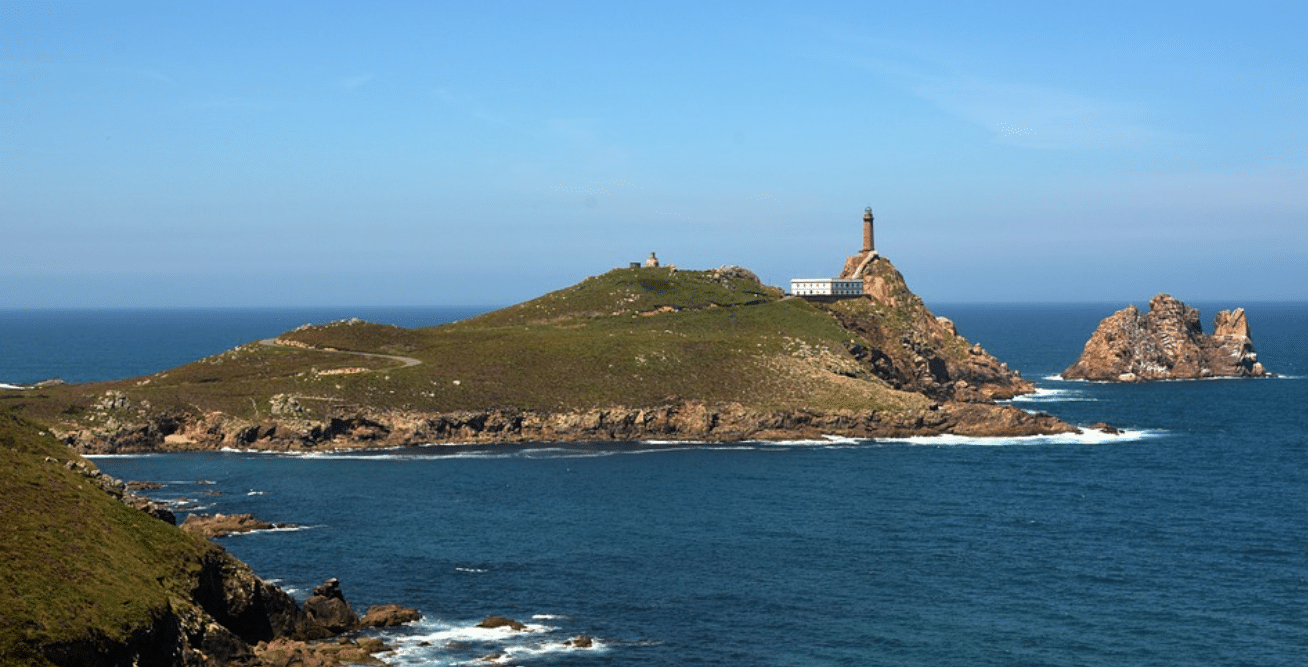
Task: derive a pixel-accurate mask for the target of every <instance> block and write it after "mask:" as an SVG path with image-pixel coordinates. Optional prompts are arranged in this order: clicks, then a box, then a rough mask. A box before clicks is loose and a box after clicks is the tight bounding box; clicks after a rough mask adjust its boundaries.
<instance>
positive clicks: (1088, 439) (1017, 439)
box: [877, 429, 1167, 447]
mask: <svg viewBox="0 0 1308 667" xmlns="http://www.w3.org/2000/svg"><path fill="white" fill-rule="evenodd" d="M1164 435H1167V431H1163V430H1150V429H1122V430H1121V431H1120V432H1118V433H1105V432H1103V431H1098V430H1094V429H1085V430H1082V431H1081V432H1080V433H1057V434H1054V435H1024V436H1012V437H977V436H965V435H923V436H913V437H909V438H878V439H877V442H879V443H887V442H899V443H904V444H909V445H937V446H982V447H997V446H998V447H1003V446H1013V445H1105V444H1114V443H1121V442H1137V441H1140V440H1148V439H1150V438H1158V437H1162V436H1164Z"/></svg>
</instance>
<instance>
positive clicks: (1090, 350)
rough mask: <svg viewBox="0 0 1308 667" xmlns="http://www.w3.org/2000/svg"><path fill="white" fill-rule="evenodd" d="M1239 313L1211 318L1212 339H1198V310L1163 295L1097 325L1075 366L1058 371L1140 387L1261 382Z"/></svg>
mask: <svg viewBox="0 0 1308 667" xmlns="http://www.w3.org/2000/svg"><path fill="white" fill-rule="evenodd" d="M1268 375H1270V373H1268V372H1267V370H1266V369H1264V368H1263V365H1262V364H1261V363H1259V362H1258V354H1257V352H1255V351H1254V347H1253V337H1252V335H1251V333H1250V330H1249V322H1248V319H1247V318H1246V317H1245V313H1244V309H1243V308H1238V309H1236V310H1234V311H1222V312H1220V313H1218V314H1217V318H1216V321H1215V330H1214V333H1213V335H1211V336H1209V335H1206V334H1204V332H1203V327H1202V326H1201V325H1200V323H1199V311H1198V310H1196V309H1194V308H1191V307H1189V306H1187V305H1185V304H1184V303H1182V302H1180V301H1178V300H1176V299H1175V298H1173V297H1172V296H1170V295H1168V294H1159V295H1157V296H1155V297H1154V298H1153V299H1151V300H1150V301H1149V312H1148V313H1141V312H1140V311H1139V309H1137V308H1136V307H1135V306H1134V305H1131V306H1128V307H1126V308H1124V309H1122V310H1119V311H1117V312H1116V313H1113V314H1112V315H1110V316H1109V317H1107V318H1105V319H1104V321H1103V322H1101V323H1100V324H1099V327H1098V328H1097V329H1096V330H1095V332H1094V333H1093V334H1092V335H1091V336H1090V340H1089V341H1087V342H1086V344H1085V350H1084V351H1083V352H1082V353H1081V358H1080V359H1077V361H1076V363H1074V364H1072V365H1071V366H1069V367H1068V369H1067V370H1065V371H1063V374H1062V376H1063V377H1064V378H1066V379H1069V380H1072V379H1076V380H1098V381H1107V382H1144V381H1150V380H1178V379H1198V378H1206V377H1264V376H1268Z"/></svg>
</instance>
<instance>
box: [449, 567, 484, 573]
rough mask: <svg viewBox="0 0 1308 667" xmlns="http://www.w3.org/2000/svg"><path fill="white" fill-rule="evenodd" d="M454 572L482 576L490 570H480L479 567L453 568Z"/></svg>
mask: <svg viewBox="0 0 1308 667" xmlns="http://www.w3.org/2000/svg"><path fill="white" fill-rule="evenodd" d="M454 571H455V572H468V573H471V574H482V573H483V572H490V570H487V569H485V568H480V567H455V568H454Z"/></svg>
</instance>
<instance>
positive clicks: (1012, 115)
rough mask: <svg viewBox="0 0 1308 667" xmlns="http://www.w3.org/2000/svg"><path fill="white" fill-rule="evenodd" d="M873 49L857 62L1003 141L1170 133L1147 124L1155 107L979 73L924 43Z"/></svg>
mask: <svg viewBox="0 0 1308 667" xmlns="http://www.w3.org/2000/svg"><path fill="white" fill-rule="evenodd" d="M874 50H875V51H876V53H875V54H874V55H869V56H864V57H861V58H855V59H854V60H853V64H855V65H856V66H858V67H860V68H862V69H864V70H867V71H870V72H872V73H874V74H875V75H877V76H878V77H880V78H882V79H884V80H885V81H886V82H888V83H890V84H891V85H893V86H896V87H898V88H900V89H902V90H904V91H906V92H908V93H910V94H912V95H914V96H916V97H918V98H920V99H923V100H925V101H927V102H929V103H931V104H933V105H935V106H936V107H938V108H939V109H941V110H942V111H944V112H946V113H948V114H950V115H953V116H955V117H957V118H960V119H962V120H964V121H966V122H968V123H971V124H973V125H976V126H977V127H979V128H981V129H983V130H985V131H986V132H989V133H990V134H991V136H992V137H993V138H994V140H995V141H997V142H1000V143H1004V144H1008V145H1014V146H1021V147H1026V148H1036V149H1095V148H1119V147H1126V146H1141V145H1143V144H1146V143H1153V142H1158V141H1161V140H1164V139H1166V138H1167V137H1168V136H1169V133H1167V132H1165V131H1163V130H1161V129H1159V128H1157V127H1155V126H1154V125H1153V124H1151V123H1150V122H1149V120H1148V116H1149V113H1150V111H1151V109H1150V107H1149V105H1147V104H1145V103H1143V102H1140V101H1136V100H1129V99H1127V100H1122V99H1113V98H1111V97H1110V96H1108V95H1105V94H1102V93H1100V92H1098V91H1093V90H1082V89H1077V88H1075V87H1071V86H1057V85H1047V84H1038V83H1030V82H1026V81H1023V80H1021V78H1020V75H1019V76H1013V75H1008V74H996V73H992V72H984V71H978V69H977V68H976V67H975V66H973V65H971V64H970V63H968V62H967V61H966V60H965V59H964V58H961V57H960V58H952V59H951V58H945V57H941V56H940V55H939V54H938V53H936V52H932V51H929V50H927V49H924V48H923V47H922V46H920V45H914V44H904V43H897V42H895V41H893V40H879V41H877V42H876V43H875V44H874ZM841 59H842V60H846V61H848V58H843V57H842V58H841Z"/></svg>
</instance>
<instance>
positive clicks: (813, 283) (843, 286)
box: [790, 278, 863, 296]
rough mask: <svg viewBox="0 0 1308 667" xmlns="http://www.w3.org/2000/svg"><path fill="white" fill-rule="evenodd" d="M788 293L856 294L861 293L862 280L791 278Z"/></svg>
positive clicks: (818, 294)
mask: <svg viewBox="0 0 1308 667" xmlns="http://www.w3.org/2000/svg"><path fill="white" fill-rule="evenodd" d="M790 293H791V294H793V295H795V296H858V295H860V294H862V293H863V281H862V280H841V279H840V278H793V279H791V281H790Z"/></svg>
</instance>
